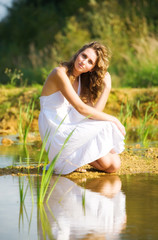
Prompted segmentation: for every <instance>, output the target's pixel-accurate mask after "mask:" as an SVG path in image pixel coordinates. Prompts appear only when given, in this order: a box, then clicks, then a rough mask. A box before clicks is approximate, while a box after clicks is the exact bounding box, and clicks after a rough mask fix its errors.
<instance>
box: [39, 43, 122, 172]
mask: <svg viewBox="0 0 158 240" xmlns="http://www.w3.org/2000/svg"><path fill="white" fill-rule="evenodd" d="M108 66H109V53H108V49H107V48H106V47H105V46H104V45H102V44H100V43H99V42H92V43H89V44H87V45H85V46H83V47H82V48H81V49H80V50H79V51H78V52H77V53H76V54H75V55H74V56H73V58H72V59H71V60H70V61H69V62H64V63H62V64H61V65H60V66H59V67H57V68H55V69H53V71H52V72H51V73H50V75H49V76H48V78H47V80H46V82H45V84H44V87H43V90H42V94H41V97H40V105H41V111H40V115H39V131H40V134H41V139H42V141H43V139H44V137H45V135H46V133H48V132H49V137H48V141H47V144H46V150H48V149H49V151H48V157H49V161H50V162H51V161H52V160H53V158H54V157H55V156H56V154H57V153H58V152H59V151H60V149H61V147H62V145H63V144H64V141H65V139H66V138H67V136H68V135H69V134H70V133H71V132H72V131H73V130H74V129H75V130H74V132H73V134H72V136H71V137H70V139H69V141H68V142H67V144H66V146H65V148H64V150H63V151H62V153H61V155H60V157H59V159H58V161H57V162H56V164H55V173H56V174H59V173H62V174H68V173H70V172H72V171H74V170H76V169H78V168H80V167H81V166H83V165H85V164H90V165H92V166H93V167H95V168H97V169H98V170H101V171H105V172H109V173H111V172H116V171H117V170H118V169H119V168H120V164H121V162H120V158H119V155H118V154H119V153H121V152H122V151H123V150H124V142H123V140H124V135H125V128H124V126H123V125H122V124H121V123H120V121H119V120H118V119H117V118H115V117H114V116H111V115H109V114H106V113H104V112H102V111H103V109H104V107H105V104H106V101H107V99H108V95H109V92H110V89H111V78H110V74H109V73H108V72H107V68H108ZM63 119H64V120H63ZM61 122H62V124H61ZM48 167H49V166H48Z"/></svg>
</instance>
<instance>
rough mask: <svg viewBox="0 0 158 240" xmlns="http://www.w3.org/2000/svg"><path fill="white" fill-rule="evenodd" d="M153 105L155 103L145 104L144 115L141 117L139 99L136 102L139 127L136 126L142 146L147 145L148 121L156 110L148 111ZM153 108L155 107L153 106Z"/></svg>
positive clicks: (151, 119)
mask: <svg viewBox="0 0 158 240" xmlns="http://www.w3.org/2000/svg"><path fill="white" fill-rule="evenodd" d="M153 105H155V103H152V102H151V103H150V104H149V105H148V106H147V108H146V111H145V115H144V117H142V116H141V110H140V101H138V102H137V109H138V113H139V123H140V124H139V127H138V128H137V132H138V137H139V140H140V141H141V142H142V143H143V145H144V146H148V135H149V133H150V125H149V121H150V122H152V121H153V119H154V117H155V114H156V110H155V111H151V112H150V109H151V107H152V106H153ZM153 109H156V108H153Z"/></svg>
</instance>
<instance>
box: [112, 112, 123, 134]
mask: <svg viewBox="0 0 158 240" xmlns="http://www.w3.org/2000/svg"><path fill="white" fill-rule="evenodd" d="M113 122H114V123H115V124H116V126H117V127H118V129H119V130H120V131H121V133H122V134H123V136H125V135H126V130H125V127H124V126H123V125H122V123H121V122H120V121H119V120H118V119H117V118H115V117H114V120H113Z"/></svg>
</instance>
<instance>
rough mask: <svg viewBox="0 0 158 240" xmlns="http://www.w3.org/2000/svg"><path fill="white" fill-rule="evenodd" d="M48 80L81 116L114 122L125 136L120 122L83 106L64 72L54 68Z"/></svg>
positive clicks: (85, 105)
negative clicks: (52, 82)
mask: <svg viewBox="0 0 158 240" xmlns="http://www.w3.org/2000/svg"><path fill="white" fill-rule="evenodd" d="M50 78H51V79H52V81H54V83H55V84H56V86H57V88H58V90H59V91H60V92H61V93H62V94H63V95H64V97H65V98H66V99H67V100H68V102H69V103H70V104H71V105H72V106H73V107H74V108H75V109H76V110H77V111H78V112H79V113H80V114H82V115H83V116H85V117H87V116H90V118H92V119H96V120H103V121H111V122H114V123H115V124H116V125H117V127H118V128H119V130H120V131H121V132H122V134H123V135H125V128H124V126H123V125H122V124H121V123H120V121H119V120H118V119H117V118H115V117H114V116H111V115H109V114H106V113H103V112H100V111H98V110H97V109H95V108H93V107H91V106H88V105H87V104H85V103H84V102H83V101H82V100H81V99H80V98H79V96H78V95H77V93H76V92H75V90H74V89H73V87H72V85H71V83H70V80H69V78H68V76H67V75H66V72H65V71H64V70H63V69H62V68H60V67H59V68H56V69H55V70H54V71H53V72H52V74H51V76H50ZM51 79H50V80H51Z"/></svg>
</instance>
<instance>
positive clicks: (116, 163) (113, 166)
mask: <svg viewBox="0 0 158 240" xmlns="http://www.w3.org/2000/svg"><path fill="white" fill-rule="evenodd" d="M90 165H91V166H93V167H95V168H97V169H98V170H101V171H104V172H108V173H114V172H116V171H117V170H118V169H119V168H120V166H121V160H120V157H119V155H118V154H117V153H115V152H114V151H113V150H112V151H110V152H109V153H108V154H107V155H105V156H104V157H101V158H99V159H98V160H96V161H94V162H92V163H90Z"/></svg>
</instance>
